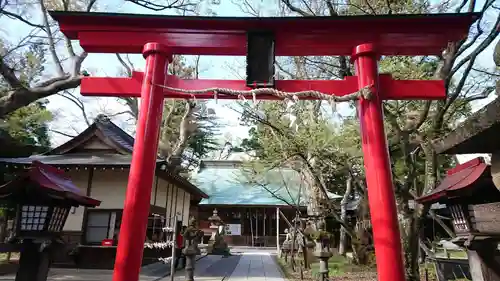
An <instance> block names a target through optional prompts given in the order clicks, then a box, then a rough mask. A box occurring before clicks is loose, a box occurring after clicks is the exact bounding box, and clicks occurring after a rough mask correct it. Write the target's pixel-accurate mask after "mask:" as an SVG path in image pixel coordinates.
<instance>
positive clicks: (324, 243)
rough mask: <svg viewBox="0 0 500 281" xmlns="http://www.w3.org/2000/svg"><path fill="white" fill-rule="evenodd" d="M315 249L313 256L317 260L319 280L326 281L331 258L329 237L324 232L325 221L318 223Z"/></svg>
mask: <svg viewBox="0 0 500 281" xmlns="http://www.w3.org/2000/svg"><path fill="white" fill-rule="evenodd" d="M315 240H316V247H315V249H314V253H313V255H314V256H315V257H316V258H318V259H319V274H320V280H321V281H326V280H328V272H329V270H328V259H330V258H331V257H332V252H331V251H330V243H331V236H330V234H329V233H328V232H326V231H325V221H324V220H320V221H319V222H318V230H317V232H316V234H315Z"/></svg>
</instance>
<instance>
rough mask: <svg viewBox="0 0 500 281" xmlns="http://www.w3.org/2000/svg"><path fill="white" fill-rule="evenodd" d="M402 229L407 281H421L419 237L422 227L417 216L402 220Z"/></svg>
mask: <svg viewBox="0 0 500 281" xmlns="http://www.w3.org/2000/svg"><path fill="white" fill-rule="evenodd" d="M402 220H403V222H402V223H401V224H402V226H403V227H402V228H403V231H404V234H403V235H402V236H403V237H402V238H403V239H402V240H403V252H404V262H405V263H404V264H405V271H406V280H407V281H419V280H420V272H419V264H418V257H419V250H420V247H419V236H420V227H419V219H418V218H416V214H415V215H414V214H409V215H408V216H405V218H403V219H402Z"/></svg>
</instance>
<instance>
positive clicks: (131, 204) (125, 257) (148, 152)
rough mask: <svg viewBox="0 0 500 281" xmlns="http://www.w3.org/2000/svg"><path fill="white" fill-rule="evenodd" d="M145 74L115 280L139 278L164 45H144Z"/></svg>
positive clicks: (160, 98)
mask: <svg viewBox="0 0 500 281" xmlns="http://www.w3.org/2000/svg"><path fill="white" fill-rule="evenodd" d="M143 56H144V58H145V59H146V69H145V77H146V78H147V79H144V81H143V83H142V87H141V93H142V96H141V103H140V110H139V118H138V120H137V129H136V132H135V142H134V151H133V153H132V162H131V164H130V173H129V176H128V183H127V192H126V194H125V202H124V206H123V217H122V223H121V226H120V239H119V240H118V247H117V249H116V259H115V268H114V272H113V281H137V280H138V279H139V272H140V269H141V265H142V255H143V251H144V237H146V229H147V224H148V215H149V207H150V202H151V190H152V187H153V178H154V174H155V169H156V159H157V157H158V154H157V153H158V136H159V134H160V126H161V118H162V112H163V95H162V92H161V90H158V88H156V87H153V86H152V85H151V84H152V83H162V82H163V81H164V79H165V70H166V66H167V65H168V59H169V58H170V54H169V53H167V50H166V48H165V46H162V45H160V44H156V43H149V44H146V45H145V46H144V52H143Z"/></svg>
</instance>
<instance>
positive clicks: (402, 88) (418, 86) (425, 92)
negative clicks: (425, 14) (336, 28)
mask: <svg viewBox="0 0 500 281" xmlns="http://www.w3.org/2000/svg"><path fill="white" fill-rule="evenodd" d="M143 76H144V75H143V73H142V72H134V73H133V77H131V78H128V77H125V78H109V77H85V78H83V80H82V84H81V90H80V92H81V94H82V95H84V96H104V97H111V96H112V97H117V96H119V97H140V96H141V85H142V77H143ZM245 84H246V82H245V81H244V80H209V79H193V80H182V79H179V78H176V77H175V76H170V75H169V76H167V80H166V85H169V86H170V87H173V88H180V89H185V90H201V89H206V88H212V87H220V88H230V89H233V90H250V89H249V88H247V87H246V85H245ZM276 89H278V90H281V91H285V92H298V91H304V90H316V91H320V92H323V93H331V94H333V93H334V94H335V95H337V96H343V95H347V94H350V93H353V92H355V91H357V89H358V82H357V77H355V76H354V77H347V78H346V79H344V80H277V81H276ZM380 89H381V95H382V97H383V99H386V100H410V99H424V100H428V99H430V100H435V99H444V98H445V89H444V82H443V81H442V80H424V81H422V80H393V79H392V78H391V76H390V75H380ZM164 93H165V97H168V98H190V97H191V95H188V94H179V93H173V92H169V91H168V90H164ZM196 97H197V99H212V98H213V93H210V94H206V95H196ZM218 98H219V99H237V97H235V96H222V95H218ZM247 98H248V99H251V98H252V97H251V96H247ZM258 99H261V100H276V99H278V98H276V97H275V96H258Z"/></svg>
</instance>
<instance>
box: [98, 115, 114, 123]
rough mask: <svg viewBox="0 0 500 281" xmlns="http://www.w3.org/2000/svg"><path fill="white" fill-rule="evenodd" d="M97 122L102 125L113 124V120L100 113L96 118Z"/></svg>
mask: <svg viewBox="0 0 500 281" xmlns="http://www.w3.org/2000/svg"><path fill="white" fill-rule="evenodd" d="M95 121H96V122H100V123H109V122H111V118H109V116H108V115H106V114H103V113H100V114H98V115H97V116H96V117H95Z"/></svg>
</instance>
